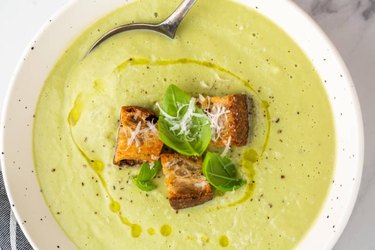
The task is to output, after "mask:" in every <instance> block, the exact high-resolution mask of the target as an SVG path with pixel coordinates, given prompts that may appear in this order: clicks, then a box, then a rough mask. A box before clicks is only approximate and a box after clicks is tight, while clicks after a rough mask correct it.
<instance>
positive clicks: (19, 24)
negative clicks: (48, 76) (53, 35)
mask: <svg viewBox="0 0 375 250" xmlns="http://www.w3.org/2000/svg"><path fill="white" fill-rule="evenodd" d="M66 2H67V0H1V1H0V31H1V33H2V35H1V39H0V108H2V104H3V101H4V97H5V93H6V90H7V88H8V87H9V80H10V78H11V76H12V74H13V71H14V69H15V67H16V64H17V62H18V60H19V59H20V57H21V55H22V53H23V51H24V48H25V47H26V45H27V44H28V42H29V41H31V39H32V37H33V36H34V35H35V33H36V32H37V31H38V30H39V28H40V27H41V26H42V25H43V24H44V23H45V22H46V21H47V20H48V18H49V16H50V15H52V14H53V13H54V12H55V11H56V10H57V9H59V8H60V7H61V6H62V5H64V4H65V3H66ZM294 2H295V3H296V4H297V5H299V6H300V7H301V8H303V9H304V10H305V11H306V12H307V13H308V14H309V15H310V16H311V17H312V18H313V19H314V20H315V21H316V22H317V23H318V24H319V25H320V26H321V27H322V29H323V30H324V31H325V32H326V33H327V35H328V36H329V37H330V39H331V40H332V41H333V43H334V44H335V46H336V47H337V49H338V50H339V52H340V53H341V56H342V57H343V59H344V61H345V62H346V64H347V66H348V68H349V71H350V73H351V75H352V77H353V80H354V83H355V86H356V89H357V93H358V96H359V100H360V103H361V107H362V113H363V119H364V126H365V128H364V129H365V162H364V171H363V177H362V184H361V188H360V192H359V196H358V200H357V204H356V206H355V208H354V211H353V214H352V216H351V218H350V221H349V223H348V225H347V227H346V229H345V231H344V233H343V234H342V236H341V238H340V239H339V241H338V242H337V244H336V246H335V249H337V250H346V249H375V237H374V235H375V216H373V214H372V213H373V212H374V211H375V152H374V150H373V149H374V148H375V112H374V106H375V0H294ZM348 133H350V131H348Z"/></svg>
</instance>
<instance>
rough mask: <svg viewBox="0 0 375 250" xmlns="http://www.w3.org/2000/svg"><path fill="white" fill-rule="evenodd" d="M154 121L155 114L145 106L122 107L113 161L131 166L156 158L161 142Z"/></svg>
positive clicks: (155, 119) (161, 145)
mask: <svg viewBox="0 0 375 250" xmlns="http://www.w3.org/2000/svg"><path fill="white" fill-rule="evenodd" d="M156 121H157V118H156V116H154V115H153V114H152V113H151V112H150V111H148V110H147V109H145V108H141V107H135V106H124V107H122V108H121V116H120V125H119V129H118V132H117V145H116V150H115V156H114V159H113V163H114V164H116V165H124V164H125V165H130V166H132V165H135V164H140V163H143V162H154V161H155V160H158V159H159V157H160V152H161V149H162V147H163V143H162V141H161V140H160V139H159V136H158V131H157V128H156Z"/></svg>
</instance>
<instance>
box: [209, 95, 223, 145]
mask: <svg viewBox="0 0 375 250" xmlns="http://www.w3.org/2000/svg"><path fill="white" fill-rule="evenodd" d="M207 101H208V108H206V109H204V112H205V113H206V115H207V116H208V119H209V120H210V124H211V130H212V140H213V141H214V142H216V141H217V140H219V139H220V138H222V132H223V130H224V129H225V124H224V122H228V116H227V114H228V113H229V110H227V109H226V108H225V107H224V106H218V105H213V107H212V108H210V98H209V97H207ZM223 117H224V119H223Z"/></svg>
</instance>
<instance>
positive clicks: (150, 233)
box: [147, 227, 155, 235]
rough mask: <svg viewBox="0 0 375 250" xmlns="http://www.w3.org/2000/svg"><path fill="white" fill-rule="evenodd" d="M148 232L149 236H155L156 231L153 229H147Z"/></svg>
mask: <svg viewBox="0 0 375 250" xmlns="http://www.w3.org/2000/svg"><path fill="white" fill-rule="evenodd" d="M147 232H148V234H149V235H154V234H155V229H153V228H152V227H150V228H149V229H147Z"/></svg>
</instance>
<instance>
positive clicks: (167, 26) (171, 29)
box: [161, 0, 197, 38]
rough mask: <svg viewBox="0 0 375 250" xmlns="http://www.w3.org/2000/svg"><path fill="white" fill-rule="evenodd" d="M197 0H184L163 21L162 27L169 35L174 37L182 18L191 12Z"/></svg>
mask: <svg viewBox="0 0 375 250" xmlns="http://www.w3.org/2000/svg"><path fill="white" fill-rule="evenodd" d="M196 1H197V0H184V1H182V3H181V4H180V5H179V6H178V7H177V9H176V10H175V11H174V12H173V13H172V14H171V15H170V16H169V17H168V18H167V19H165V20H164V21H163V22H162V23H161V26H162V29H163V31H164V32H166V33H168V36H169V37H171V38H174V36H175V34H176V31H177V28H178V25H180V23H181V21H182V19H184V17H185V15H186V14H187V13H188V12H189V10H190V8H191V7H192V6H193V5H194V3H195V2H196Z"/></svg>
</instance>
